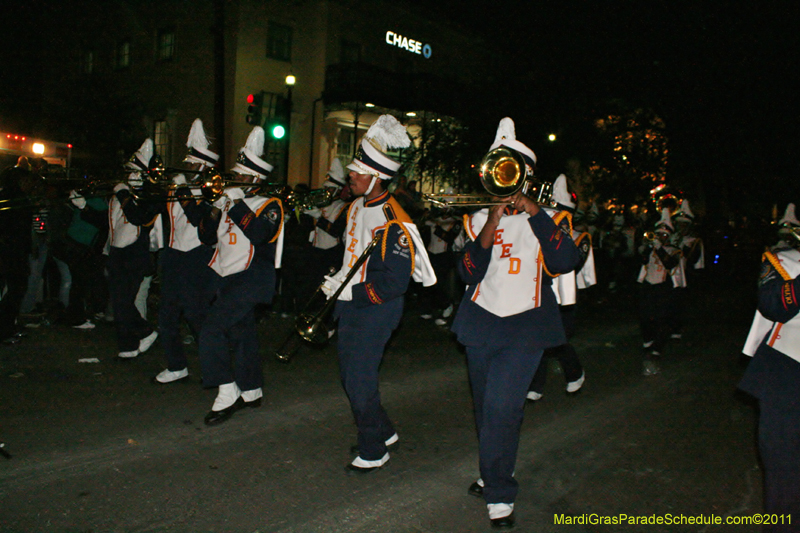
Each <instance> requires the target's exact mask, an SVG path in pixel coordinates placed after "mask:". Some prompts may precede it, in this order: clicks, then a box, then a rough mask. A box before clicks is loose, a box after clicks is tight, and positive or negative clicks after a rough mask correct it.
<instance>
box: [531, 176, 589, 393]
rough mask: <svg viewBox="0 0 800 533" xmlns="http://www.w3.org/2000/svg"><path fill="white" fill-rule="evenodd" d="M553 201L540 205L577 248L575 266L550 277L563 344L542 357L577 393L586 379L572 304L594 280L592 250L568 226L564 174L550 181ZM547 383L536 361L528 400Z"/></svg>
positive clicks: (569, 203) (585, 236)
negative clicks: (555, 361)
mask: <svg viewBox="0 0 800 533" xmlns="http://www.w3.org/2000/svg"><path fill="white" fill-rule="evenodd" d="M553 200H555V202H556V208H555V209H552V208H549V207H546V208H544V210H545V212H546V213H547V214H548V215H549V216H550V217H551V218H552V219H553V221H554V222H555V223H556V224H558V225H559V226H562V227H563V228H564V229H565V230H566V231H569V232H571V235H572V240H573V242H575V245H576V246H577V247H578V252H579V254H580V259H579V261H578V266H577V267H576V268H575V270H573V271H572V272H565V273H563V274H561V275H560V276H558V277H557V278H555V279H554V280H553V292H555V295H556V300H557V301H558V311H559V313H560V314H561V321H562V323H563V324H564V333H565V335H566V338H567V343H565V344H562V345H561V346H556V347H554V348H548V349H547V350H545V353H544V355H545V356H554V357H556V358H558V362H559V363H561V369H562V370H563V371H564V379H565V380H566V381H567V392H568V393H569V394H574V393H576V392H578V391H579V390H580V389H581V387H583V383H584V381H585V380H586V376H585V374H584V371H583V365H581V361H580V359H579V358H578V353H577V352H576V351H575V348H574V347H573V346H572V344H570V343H569V339H570V337H572V334H573V333H574V331H575V304H576V303H577V295H578V289H585V288H588V287H591V286H592V285H594V284H596V283H597V278H596V276H595V271H594V253H593V252H592V237H591V236H590V235H589V233H588V232H580V231H577V230H575V229H573V228H572V227H571V224H570V219H571V218H572V214H573V213H574V211H575V207H576V204H575V202H574V201H573V198H572V195H571V194H570V193H569V191H568V190H567V177H566V176H565V175H564V174H561V175H560V176H559V177H558V178H556V181H555V182H554V183H553ZM546 382H547V365H546V364H540V365H539V368H538V370H536V374H535V375H534V377H533V381H531V386H530V387H529V389H528V395H527V397H528V400H531V401H536V400H539V399H541V398H542V392H543V391H544V386H545V383H546Z"/></svg>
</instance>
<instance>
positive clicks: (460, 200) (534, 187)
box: [422, 146, 553, 207]
mask: <svg viewBox="0 0 800 533" xmlns="http://www.w3.org/2000/svg"><path fill="white" fill-rule="evenodd" d="M528 177H529V171H528V165H527V163H526V162H525V159H524V158H523V157H522V154H520V153H519V152H517V151H516V150H512V149H511V148H508V147H506V146H499V147H497V148H495V149H494V150H490V151H489V153H487V154H486V155H485V156H484V157H483V160H482V161H481V171H480V179H481V184H482V185H483V188H484V189H486V192H488V193H489V196H486V195H475V194H423V195H422V196H423V198H424V199H425V200H427V201H429V202H430V203H431V204H433V205H434V206H436V207H479V206H491V205H502V204H507V203H508V202H507V201H498V200H497V199H496V198H495V197H500V198H503V197H508V196H512V195H514V194H516V193H518V192H520V191H521V192H522V193H523V194H528V191H529V190H531V191H532V192H535V199H536V202H537V203H539V204H542V205H553V203H552V184H550V183H547V182H538V183H535V184H534V183H533V182H532V181H530V180H529V179H528Z"/></svg>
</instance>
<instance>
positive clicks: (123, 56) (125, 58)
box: [116, 41, 131, 68]
mask: <svg viewBox="0 0 800 533" xmlns="http://www.w3.org/2000/svg"><path fill="white" fill-rule="evenodd" d="M116 65H117V68H128V67H129V66H131V42H130V41H122V42H120V43H119V44H118V45H117V62H116Z"/></svg>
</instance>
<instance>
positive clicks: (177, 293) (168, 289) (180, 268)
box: [158, 245, 216, 372]
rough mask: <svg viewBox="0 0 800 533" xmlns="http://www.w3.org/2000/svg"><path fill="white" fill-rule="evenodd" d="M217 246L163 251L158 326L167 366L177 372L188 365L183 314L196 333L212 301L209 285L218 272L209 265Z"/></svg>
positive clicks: (196, 333)
mask: <svg viewBox="0 0 800 533" xmlns="http://www.w3.org/2000/svg"><path fill="white" fill-rule="evenodd" d="M213 253H214V250H213V249H212V248H210V247H208V246H202V245H201V246H198V247H197V248H195V249H194V250H189V251H188V252H181V251H178V250H174V249H172V248H164V249H163V250H162V251H161V256H160V260H161V300H160V301H159V307H158V330H159V335H160V339H161V346H162V347H163V348H164V353H165V354H166V356H167V368H168V369H169V370H172V371H173V372H176V371H178V370H182V369H184V368H186V366H187V361H186V354H184V352H183V339H181V334H180V332H181V317H183V318H185V319H186V322H187V323H188V324H189V327H190V328H191V329H192V333H193V334H194V335H196V336H197V335H199V334H200V331H201V328H202V326H203V321H204V320H205V317H206V311H207V310H208V302H209V299H210V298H209V296H210V295H209V285H210V284H211V283H212V281H213V279H214V276H216V274H215V273H214V271H213V270H211V268H210V267H209V266H208V262H209V260H210V259H211V256H212V254H213Z"/></svg>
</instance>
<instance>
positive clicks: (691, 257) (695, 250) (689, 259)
mask: <svg viewBox="0 0 800 533" xmlns="http://www.w3.org/2000/svg"><path fill="white" fill-rule="evenodd" d="M702 250H703V246H702V244H701V242H700V239H695V240H694V241H692V244H691V245H690V246H684V247H683V256H684V257H685V258H686V264H687V265H694V264H696V263H697V261H699V260H700V253H701V252H702Z"/></svg>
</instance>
